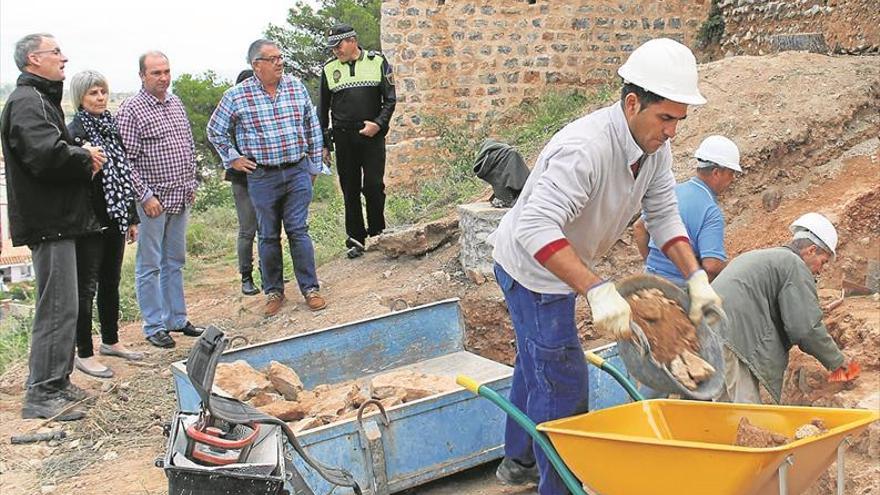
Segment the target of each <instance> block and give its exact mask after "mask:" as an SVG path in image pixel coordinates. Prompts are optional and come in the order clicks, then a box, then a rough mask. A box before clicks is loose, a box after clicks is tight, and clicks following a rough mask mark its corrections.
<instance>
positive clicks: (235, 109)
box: [207, 39, 327, 316]
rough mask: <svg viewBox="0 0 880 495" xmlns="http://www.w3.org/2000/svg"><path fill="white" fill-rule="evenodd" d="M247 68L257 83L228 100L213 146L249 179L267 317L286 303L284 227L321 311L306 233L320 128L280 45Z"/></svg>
mask: <svg viewBox="0 0 880 495" xmlns="http://www.w3.org/2000/svg"><path fill="white" fill-rule="evenodd" d="M248 63H250V64H251V66H252V67H253V69H254V77H251V78H249V79H245V80H244V81H242V82H241V83H240V84H238V85H236V86H233V87H232V88H230V89H229V90H227V91H226V93H224V94H223V98H222V99H221V100H220V103H219V104H218V105H217V108H216V109H215V110H214V114H213V115H211V120H210V121H209V122H208V128H207V131H208V132H207V134H208V139H209V140H210V141H211V143H212V144H213V145H214V148H216V149H217V153H219V154H220V156H221V157H222V158H223V163H224V165H225V166H226V167H227V168H232V169H235V170H238V171H241V172H244V173H246V174H247V181H248V192H249V194H250V197H251V201H252V202H253V203H254V209H255V210H256V212H257V224H258V229H257V230H258V231H259V252H260V269H261V272H262V276H263V290H264V291H265V293H266V308H265V313H266V316H273V315H275V314H277V313H278V311H280V310H281V306H282V305H283V304H284V300H285V296H284V281H283V278H282V263H281V224H282V223H283V224H284V231H285V232H286V233H287V239H288V242H289V243H290V255H291V258H292V259H293V270H294V275H296V281H297V284H298V285H299V290H300V292H301V293H302V295H303V297H305V300H306V304H307V305H308V307H309V309H311V310H312V311H317V310H321V309H324V308H325V307H326V306H327V302H326V301H325V300H324V298H323V297H322V296H321V294H320V292H318V289H319V286H318V276H317V273H316V271H315V249H314V247H313V246H312V239H311V237H310V236H309V227H308V214H309V203H311V201H312V184H313V183H314V181H315V177H316V176H317V175H318V174H319V173H320V172H321V152H322V149H323V139H322V137H321V124H320V122H319V121H318V116H317V114H316V112H315V108H314V106H313V105H312V102H311V100H310V99H309V94H308V92H306V88H305V86H303V84H302V82H300V81H299V80H298V79H296V78H294V77H292V76H289V75H284V58H283V57H282V56H281V51H280V50H279V49H278V46H277V45H275V43H274V42H272V41H269V40H264V39H260V40H257V41H254V42H253V43H251V46H250V48H249V49H248ZM233 133H234V134H235V135H234V141H233V135H232V134H233Z"/></svg>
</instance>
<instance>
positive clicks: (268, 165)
mask: <svg viewBox="0 0 880 495" xmlns="http://www.w3.org/2000/svg"><path fill="white" fill-rule="evenodd" d="M305 159H306V156H305V155H303V157H302V158H300V159H299V160H298V161H295V162H284V163H281V164H277V165H276V164H271V163H257V167H259V168H290V167H295V166H297V165H299V164H300V163H302V162H303V161H304V160H305ZM255 163H256V162H255Z"/></svg>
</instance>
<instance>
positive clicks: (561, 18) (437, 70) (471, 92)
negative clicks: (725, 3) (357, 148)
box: [381, 0, 709, 183]
mask: <svg viewBox="0 0 880 495" xmlns="http://www.w3.org/2000/svg"><path fill="white" fill-rule="evenodd" d="M708 10H709V0H691V1H684V0H668V1H665V2H641V1H634V0H616V1H606V0H589V1H588V0H570V1H566V2H558V1H551V0H384V1H383V3H382V11H381V12H382V49H383V51H384V52H385V53H386V55H388V57H389V59H390V61H391V63H392V64H393V65H394V71H395V78H396V84H397V95H398V105H397V110H396V112H395V115H394V119H393V122H392V123H391V132H390V134H389V136H388V144H389V148H388V167H387V177H388V179H389V182H390V183H401V182H403V183H413V182H415V181H416V180H417V179H418V178H419V177H424V176H425V175H431V174H433V173H435V172H436V166H435V163H436V162H435V159H434V158H435V157H436V152H437V151H436V147H435V141H436V137H437V133H436V131H435V130H433V129H434V128H432V127H431V126H428V125H426V119H427V118H429V117H431V116H435V117H436V116H442V117H446V118H447V119H448V121H449V124H450V125H453V126H470V127H476V126H479V125H483V124H486V123H489V122H491V121H492V120H493V119H496V118H499V117H501V116H503V115H504V113H505V112H506V111H508V110H510V109H511V108H513V107H516V106H517V105H518V104H519V103H520V102H522V101H523V100H524V99H527V98H534V97H536V96H539V95H541V94H542V93H545V92H547V91H551V90H557V89H563V88H571V87H576V88H580V89H586V90H589V89H591V88H598V87H600V86H602V85H604V84H606V83H612V87H614V88H615V89H616V87H617V84H618V83H617V78H616V70H617V68H618V67H619V66H620V64H621V63H623V62H624V61H625V60H626V57H627V56H628V55H629V53H630V52H631V51H632V50H634V49H635V48H636V47H637V46H639V45H640V44H641V43H643V42H644V41H646V40H648V39H651V38H655V37H670V38H674V39H677V40H679V41H681V42H683V43H685V44H686V45H688V46H693V45H694V44H695V43H694V42H695V36H696V33H697V32H698V30H699V27H700V25H701V24H702V22H703V21H704V20H705V18H706V16H707V13H708Z"/></svg>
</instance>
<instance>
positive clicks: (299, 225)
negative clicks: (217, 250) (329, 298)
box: [248, 159, 318, 295]
mask: <svg viewBox="0 0 880 495" xmlns="http://www.w3.org/2000/svg"><path fill="white" fill-rule="evenodd" d="M248 192H249V193H250V195H251V201H252V202H253V204H254V209H255V210H256V212H257V224H258V229H257V230H258V232H259V241H260V242H259V244H258V248H259V249H258V250H259V253H260V269H261V271H262V274H263V291H264V292H265V293H266V294H269V293H272V292H281V293H283V292H284V278H283V269H284V267H283V265H282V262H281V225H282V224H283V225H284V231H285V232H286V233H287V241H288V243H289V244H290V257H291V259H292V260H293V273H294V276H296V281H297V284H298V285H299V290H300V292H301V293H302V294H303V295H305V294H306V293H308V292H309V291H312V290H317V289H318V275H317V274H316V271H315V248H314V247H313V246H312V238H311V237H310V236H309V225H308V219H309V204H310V203H311V202H312V178H311V174H309V171H308V166H307V163H306V159H303V160H301V161H299V162H298V163H296V164H292V165H288V166H284V167H272V166H260V167H257V169H256V170H254V171H253V173H251V175H250V176H248Z"/></svg>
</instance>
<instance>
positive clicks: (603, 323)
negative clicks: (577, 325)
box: [587, 280, 632, 340]
mask: <svg viewBox="0 0 880 495" xmlns="http://www.w3.org/2000/svg"><path fill="white" fill-rule="evenodd" d="M587 301H589V302H590V309H591V310H592V311H593V325H595V326H596V328H599V329H601V330H603V331H604V330H608V331H610V332H611V334H612V335H614V338H615V339H617V340H623V339H628V338H630V336H631V335H632V330H631V329H630V327H629V321H630V317H631V314H632V310H630V307H629V303H627V302H626V299H624V298H623V296H621V295H620V293H619V292H617V287H615V286H614V283H613V282H611V281H608V280H606V281H605V282H602V283H600V284H599V285H596V286H594V287H593V288H592V289H590V290H588V291H587Z"/></svg>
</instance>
